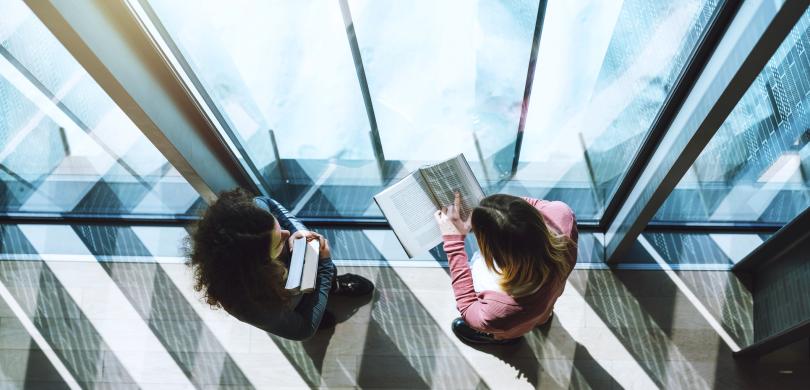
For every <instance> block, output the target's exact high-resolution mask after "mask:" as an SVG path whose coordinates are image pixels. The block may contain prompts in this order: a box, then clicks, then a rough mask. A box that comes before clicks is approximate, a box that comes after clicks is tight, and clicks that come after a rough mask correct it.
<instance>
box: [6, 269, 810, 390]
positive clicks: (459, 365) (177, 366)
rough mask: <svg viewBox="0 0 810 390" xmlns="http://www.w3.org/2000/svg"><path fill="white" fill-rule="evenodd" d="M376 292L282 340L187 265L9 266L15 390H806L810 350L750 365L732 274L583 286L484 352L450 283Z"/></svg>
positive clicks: (400, 272) (594, 273)
mask: <svg viewBox="0 0 810 390" xmlns="http://www.w3.org/2000/svg"><path fill="white" fill-rule="evenodd" d="M341 270H342V271H350V272H354V273H359V274H363V275H365V276H367V277H369V278H370V279H372V280H374V281H375V283H376V284H377V286H378V290H377V291H376V292H375V294H374V295H373V297H368V298H367V299H345V298H343V299H341V298H333V299H332V300H331V301H330V307H331V310H332V311H333V312H334V313H335V314H336V316H337V318H338V320H339V323H338V325H337V327H336V328H335V329H333V330H329V331H322V332H319V333H318V334H317V335H316V336H315V337H314V338H312V339H311V340H308V341H305V342H293V341H288V340H284V339H281V338H278V337H274V336H270V335H267V334H266V333H263V332H261V331H259V330H257V329H255V328H252V327H250V326H248V325H245V324H242V323H240V322H238V321H236V320H234V319H233V318H231V317H229V316H228V315H227V314H225V313H224V312H223V311H221V310H211V309H210V308H209V307H208V306H207V305H205V304H203V303H202V302H201V301H200V300H199V299H198V298H197V296H196V295H195V293H194V292H193V290H192V289H191V287H190V275H189V273H188V270H187V269H186V268H185V266H183V265H182V264H156V263H148V262H141V263H120V262H119V263H99V262H91V261H64V260H47V261H0V282H1V284H2V286H0V292H2V293H3V294H0V295H2V297H3V300H2V301H0V388H6V387H8V388H19V387H26V388H64V387H70V385H71V384H72V385H74V386H80V387H85V388H90V387H92V388H99V387H100V388H107V387H109V388H122V387H141V388H192V387H195V388H250V387H256V388H267V389H294V388H319V387H322V388H408V389H410V388H454V389H478V388H481V389H483V388H491V389H519V388H593V389H605V388H662V387H663V388H690V389H692V388H724V389H725V388H802V387H801V386H800V385H801V384H806V383H808V381H809V380H810V375H809V373H808V372H807V370H806V367H808V365H807V364H808V361H807V357H808V356H807V345H806V343H804V344H803V345H801V346H799V347H797V348H796V350H797V351H798V352H795V353H796V354H797V356H799V357H798V358H797V357H796V356H793V357H792V359H793V360H792V361H793V363H782V362H780V361H779V360H778V358H779V356H777V355H774V356H776V357H769V358H766V359H763V360H761V361H760V362H759V363H757V364H754V363H750V362H737V361H735V360H734V359H733V358H732V356H731V348H733V347H734V345H746V343H748V342H750V340H751V334H752V330H751V326H750V324H751V318H750V315H751V299H750V296H748V294H747V292H746V290H745V289H744V288H743V287H742V286H741V285H739V283H737V282H736V279H734V278H733V277H732V276H730V274H729V273H727V272H720V271H681V272H669V273H667V272H663V271H630V270H623V271H622V270H576V271H574V273H573V275H572V277H571V278H570V279H569V285H568V286H567V288H566V291H565V293H564V294H563V296H562V297H561V298H560V300H559V301H558V303H557V306H556V309H555V313H556V315H555V317H554V320H553V323H552V325H551V327H550V328H549V329H548V330H547V331H541V330H539V329H537V330H535V331H533V332H532V333H530V334H528V335H527V336H526V337H525V338H524V340H523V341H522V342H521V343H519V344H517V345H515V346H509V347H487V348H481V347H479V348H473V347H469V346H467V345H464V344H462V343H461V342H459V341H458V340H457V339H456V338H455V337H454V336H453V334H452V332H451V331H450V327H449V324H450V321H452V319H453V318H455V317H456V316H457V315H458V314H457V312H456V309H455V306H454V300H453V295H452V292H451V290H450V278H449V275H448V274H447V270H446V269H443V268H437V267H429V268H421V267H413V266H404V267H397V266H394V267H351V268H350V267H342V268H341Z"/></svg>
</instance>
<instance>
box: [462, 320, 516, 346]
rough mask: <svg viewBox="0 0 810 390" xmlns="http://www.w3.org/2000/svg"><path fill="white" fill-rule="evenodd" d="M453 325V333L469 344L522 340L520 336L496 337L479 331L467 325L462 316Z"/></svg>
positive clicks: (502, 343) (504, 342)
mask: <svg viewBox="0 0 810 390" xmlns="http://www.w3.org/2000/svg"><path fill="white" fill-rule="evenodd" d="M452 327H453V333H455V335H456V337H458V338H459V340H461V341H463V342H465V343H468V344H494V345H508V344H514V343H516V342H518V341H520V337H516V338H513V339H501V340H499V339H496V338H495V337H494V336H492V334H491V333H484V332H479V331H477V330H475V329H473V328H470V326H469V325H467V323H466V322H464V319H462V318H461V317H459V318H456V319H455V320H453V324H452Z"/></svg>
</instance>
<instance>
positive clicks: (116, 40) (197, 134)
mask: <svg viewBox="0 0 810 390" xmlns="http://www.w3.org/2000/svg"><path fill="white" fill-rule="evenodd" d="M25 3H26V5H28V7H29V8H30V9H31V10H32V11H33V12H34V14H35V15H36V16H37V17H38V18H39V19H40V21H42V23H43V24H44V25H45V26H46V28H48V30H50V31H51V33H52V34H53V35H54V36H55V37H56V38H57V39H58V40H59V42H60V43H61V44H62V45H63V46H64V47H65V48H66V49H67V50H68V52H70V54H71V55H72V56H73V57H74V58H75V59H76V60H77V61H78V62H79V64H81V65H82V67H84V69H85V70H86V71H87V72H88V73H89V74H90V75H91V76H92V77H93V79H95V81H96V82H97V83H98V84H99V86H101V88H102V89H103V90H104V91H105V92H106V93H107V94H108V95H109V96H110V98H112V100H113V101H114V102H115V103H116V104H117V105H118V106H119V107H120V108H121V109H122V111H123V112H124V113H125V114H126V115H127V116H128V117H129V118H130V119H131V120H132V122H133V123H134V124H135V125H136V126H137V127H138V128H139V129H140V130H141V131H142V132H143V133H144V135H145V136H146V137H147V138H148V139H149V140H150V141H151V142H152V143H153V144H154V145H155V147H156V148H157V149H158V150H159V151H160V152H161V153H162V154H163V155H164V156H165V157H166V159H167V160H168V161H169V162H170V163H171V164H172V165H173V166H174V167H175V169H177V170H178V171H179V172H180V173H181V174H182V175H183V177H184V178H185V179H186V180H187V181H188V182H189V184H191V185H192V187H194V189H195V190H197V192H198V193H199V194H200V195H201V196H202V197H203V199H205V200H206V201H209V202H210V201H213V200H214V199H216V194H217V193H218V192H220V191H223V190H227V189H230V188H233V187H236V186H241V187H244V188H247V189H249V190H253V191H256V192H260V191H262V190H261V189H260V188H259V187H258V186H257V185H256V184H255V182H254V180H253V179H252V178H251V175H250V174H249V173H248V172H247V171H246V170H245V169H244V167H243V166H242V165H241V164H240V163H239V161H238V156H236V155H235V154H234V153H233V151H232V150H230V149H229V148H228V144H227V141H226V140H225V139H223V138H222V137H221V135H220V134H219V132H218V131H216V124H215V123H213V119H212V118H211V117H209V115H207V113H206V110H205V107H203V106H202V103H200V102H199V101H198V100H197V99H196V98H195V96H193V94H192V91H190V90H189V88H188V86H187V85H186V84H185V83H184V82H183V79H182V76H181V75H180V74H179V73H178V70H177V69H176V68H175V67H174V66H173V65H172V64H171V62H170V61H169V59H167V58H166V56H165V55H164V53H163V52H162V51H161V50H160V48H159V47H158V44H157V43H156V42H155V41H154V38H153V37H152V36H151V35H150V34H149V32H148V31H147V30H146V29H145V28H144V26H143V25H142V24H141V23H140V21H139V20H138V18H137V17H136V15H135V14H134V12H133V10H132V9H131V8H130V7H129V4H128V3H127V2H126V1H108V0H88V1H78V2H77V1H70V0H43V1H39V0H25Z"/></svg>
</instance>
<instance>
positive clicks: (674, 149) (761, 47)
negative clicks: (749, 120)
mask: <svg viewBox="0 0 810 390" xmlns="http://www.w3.org/2000/svg"><path fill="white" fill-rule="evenodd" d="M807 3H808V1H807V0H786V1H784V2H783V3H778V2H774V1H767V0H760V1H747V2H745V3H743V4H742V5H741V6H740V8H739V10H738V12H737V14H736V15H735V17H734V19H733V20H732V21H731V23H730V25H729V26H728V29H727V30H726V32H725V34H724V35H723V36H722V38H721V40H720V42H719V43H718V45H717V47H716V49H715V50H714V52H713V54H712V56H711V57H710V58H709V60H708V62H707V63H706V65H705V67H704V68H703V70H702V72H701V73H700V75H699V76H698V78H697V80H695V82H694V86H693V87H692V90H691V91H690V93H689V94H688V95H687V96H686V98H685V99H684V101H683V103H682V105H681V107H680V110H679V111H678V112H677V113H676V114H675V117H674V118H673V120H672V123H671V124H670V125H669V126H668V129H667V131H666V133H665V134H664V136H663V137H662V139H661V141H660V142H659V143H658V146H657V147H656V149H655V151H654V152H653V154H652V155H651V156H650V159H649V161H648V163H647V164H646V166H645V168H644V170H643V171H642V172H641V173H640V175H639V177H638V179H637V180H636V182H635V184H634V186H633V188H632V189H631V190H630V192H629V193H628V195H627V198H626V199H624V202H623V203H622V205H621V207H620V208H619V209H618V211H617V212H616V216H615V218H614V219H613V220H612V221H611V222H610V224H609V225H608V227H607V230H606V232H605V244H606V245H605V251H606V253H605V259H606V261H607V262H609V263H615V262H617V261H619V260H620V257H621V255H622V254H623V253H624V252H625V251H626V250H628V249H629V248H630V247H631V246H632V245H633V243H634V242H635V240H636V238H637V237H638V236H639V234H641V232H642V231H643V230H644V229H645V228H646V227H647V225H648V224H649V223H650V221H651V220H652V218H653V216H654V215H655V213H656V212H657V211H658V209H659V208H660V206H661V205H662V204H663V203H664V201H665V200H666V199H667V197H668V196H669V194H670V193H671V192H672V190H673V189H674V188H675V186H676V185H677V184H678V182H679V181H680V179H681V178H682V177H683V176H684V174H685V173H686V171H687V170H688V169H689V168H690V167H691V166H692V164H693V163H694V161H695V160H696V159H697V157H698V156H699V155H700V152H702V151H703V148H704V147H705V146H706V144H708V142H709V141H710V140H711V138H712V137H713V136H714V134H715V133H716V132H717V130H718V129H719V128H720V126H721V125H722V123H723V121H725V119H726V117H727V116H728V115H729V113H730V112H731V110H732V109H734V107H735V106H736V105H737V103H738V102H739V100H740V98H742V96H743V94H744V93H745V91H747V89H748V87H749V86H750V85H751V83H753V81H754V80H755V79H756V77H757V76H758V75H759V73H760V72H761V71H762V69H763V68H764V66H765V64H766V63H767V62H768V61H769V60H770V59H771V57H772V56H773V54H774V53H775V51H776V50H777V49H778V47H779V45H780V44H781V43H782V42H783V41H784V39H785V37H787V35H788V34H789V33H790V30H791V29H792V28H793V26H794V25H795V24H796V22H797V21H798V20H799V19H800V18H801V16H802V14H803V13H804V11H805V10H806V8H807Z"/></svg>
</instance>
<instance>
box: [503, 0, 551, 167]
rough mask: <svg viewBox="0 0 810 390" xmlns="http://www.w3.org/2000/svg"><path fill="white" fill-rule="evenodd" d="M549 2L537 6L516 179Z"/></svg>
mask: <svg viewBox="0 0 810 390" xmlns="http://www.w3.org/2000/svg"><path fill="white" fill-rule="evenodd" d="M546 8H548V1H547V0H540V3H539V4H537V19H535V22H534V35H533V36H532V50H531V52H530V53H529V64H528V70H527V71H526V85H525V87H524V88H523V100H522V102H521V105H520V121H519V122H518V128H517V134H516V135H515V153H514V155H513V156H512V171H511V172H510V173H509V177H510V178H512V177H515V175H516V174H517V170H518V164H519V163H520V149H521V148H522V147H523V131H524V130H525V129H526V116H527V115H528V113H529V101H530V99H531V96H532V86H533V85H534V71H535V69H537V56H538V54H539V52H540V38H541V37H542V35H543V25H544V24H545V20H546Z"/></svg>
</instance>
